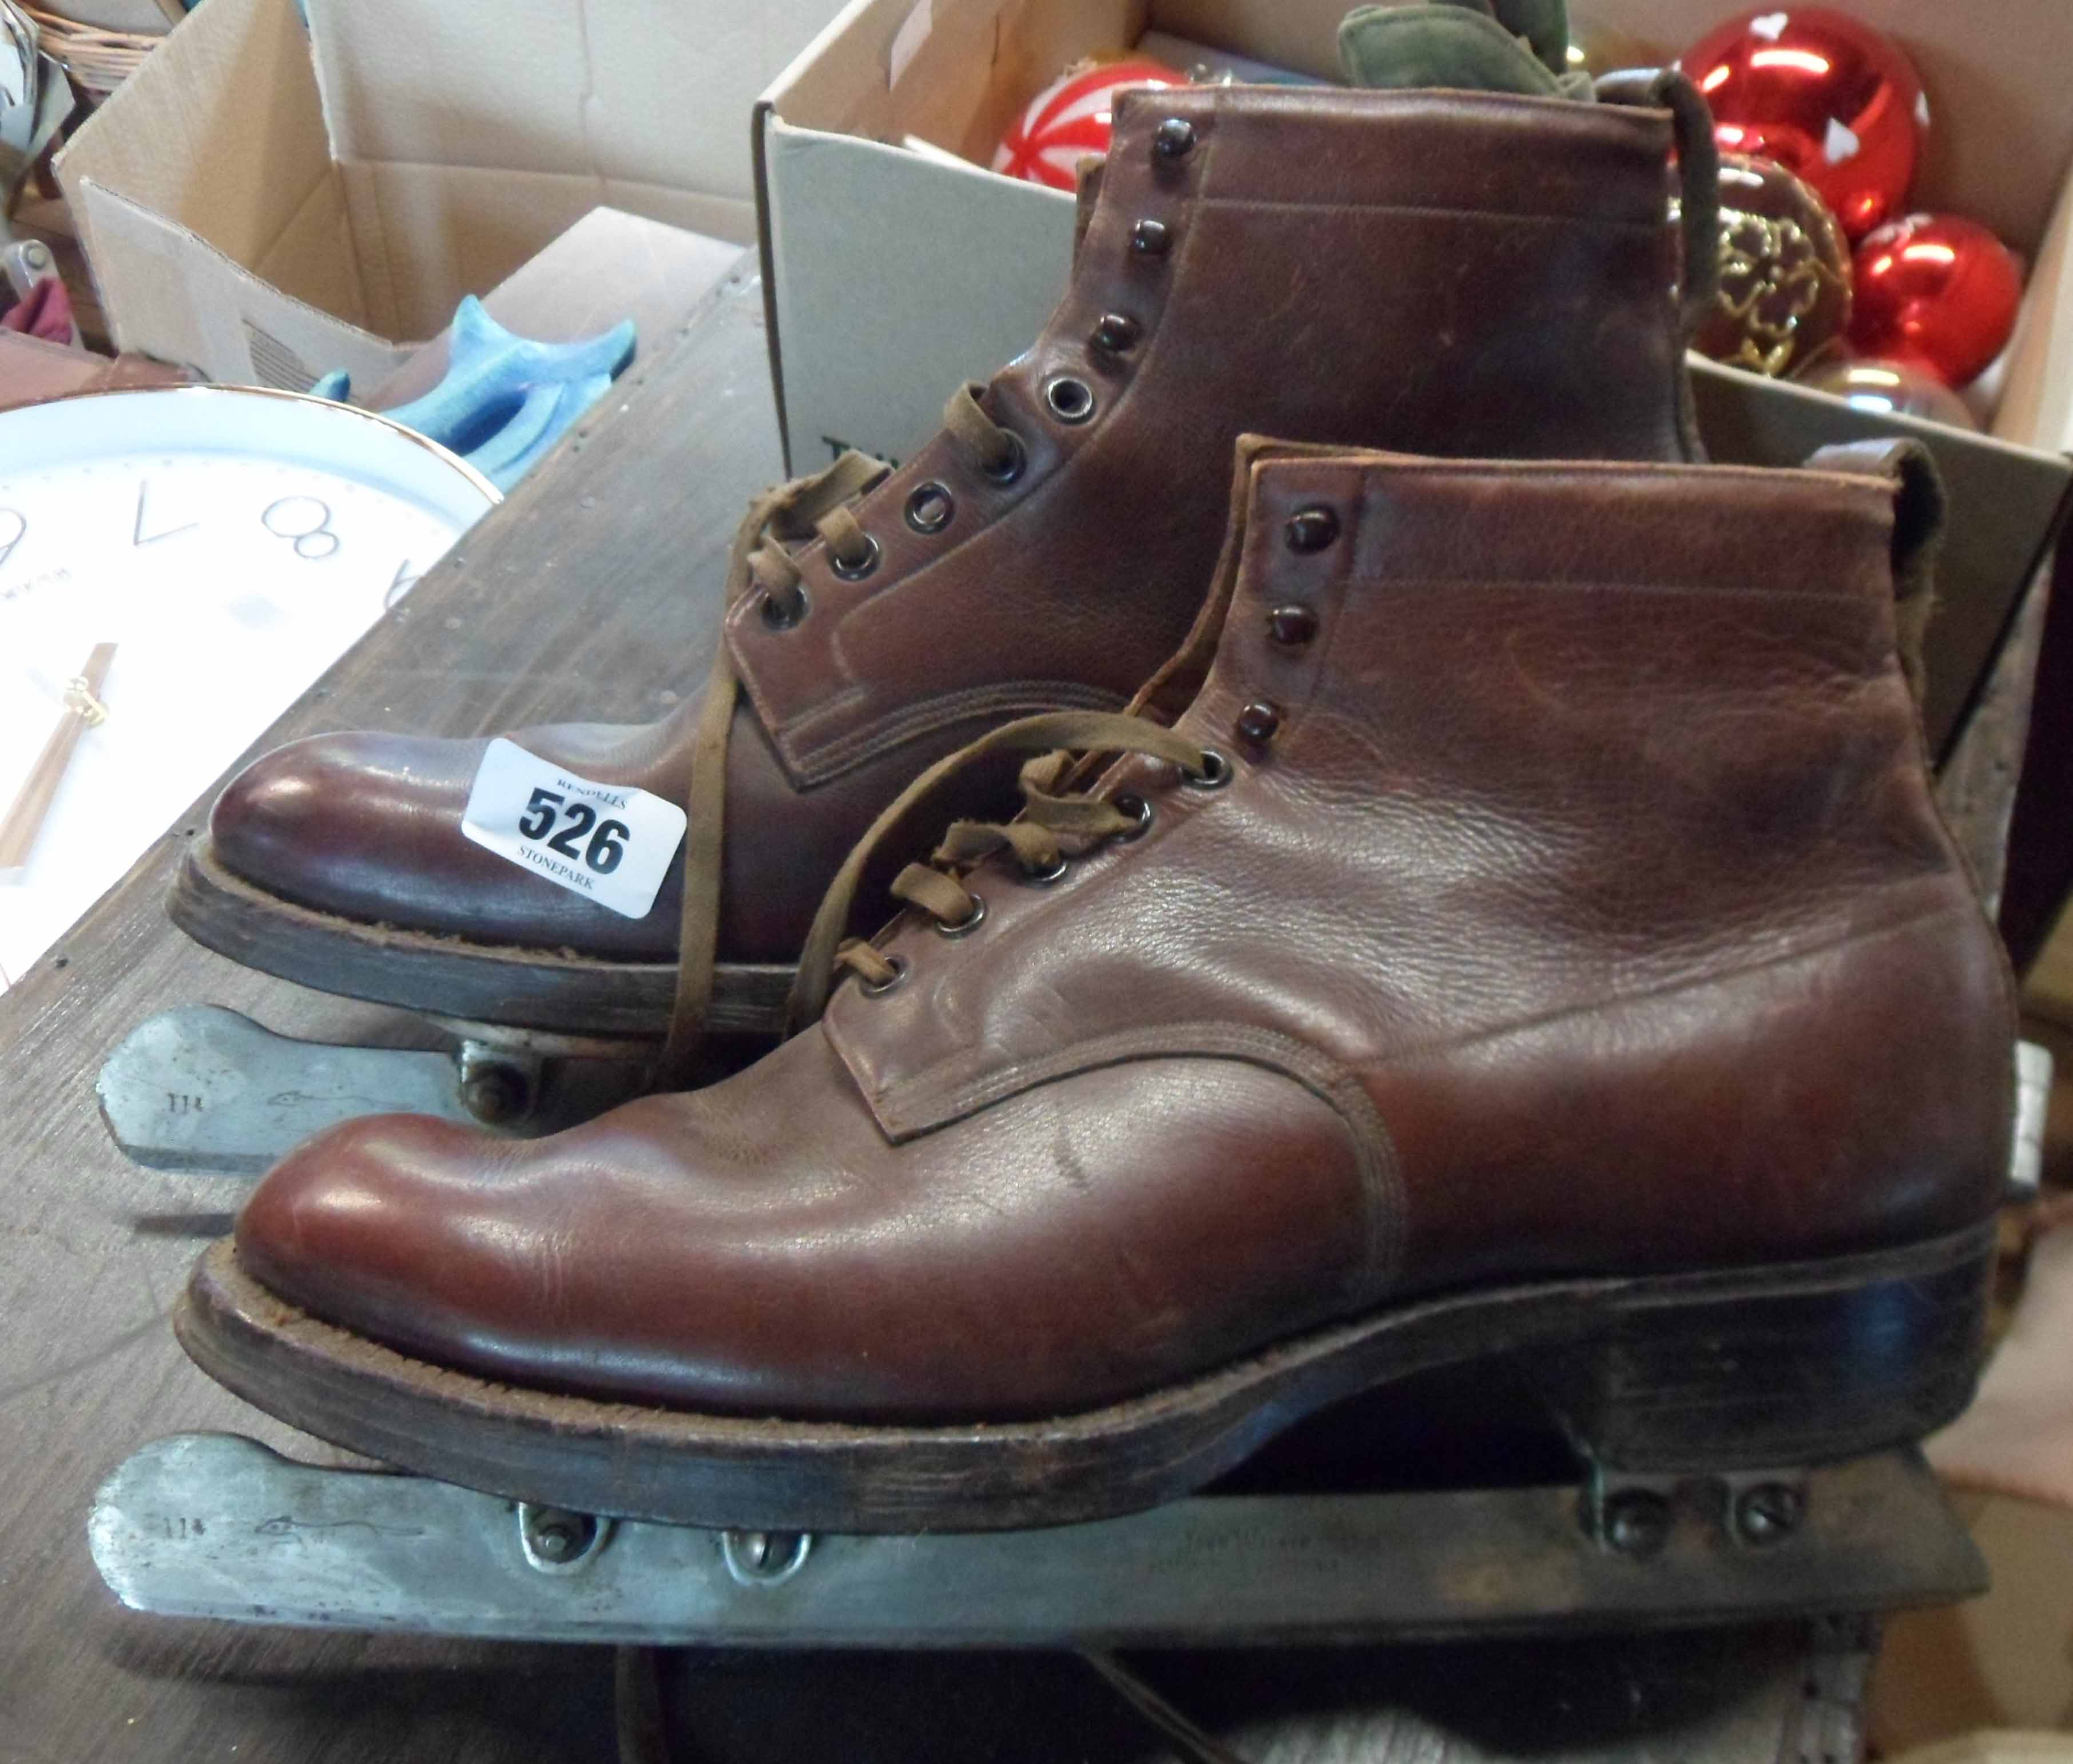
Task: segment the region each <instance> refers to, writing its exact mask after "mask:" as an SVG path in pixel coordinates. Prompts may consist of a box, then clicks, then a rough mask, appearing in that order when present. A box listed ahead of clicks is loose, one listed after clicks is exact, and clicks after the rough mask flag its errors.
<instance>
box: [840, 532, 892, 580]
mask: <svg viewBox="0 0 2073 1764" xmlns="http://www.w3.org/2000/svg"><path fill="white" fill-rule="evenodd" d="M878 555H879V554H878V542H877V540H876V539H874V538H872V536H871V535H870V534H868V533H867V534H864V536H863V556H862V557H860V558H856V559H855V560H854V561H851V560H850V559H847V558H843V557H842V556H840V555H839V554H837V553H836V552H835V551H833V550H830V552H829V553H828V567H829V568H830V570H832V571H835V574H836V575H839V576H840V577H841V578H842V579H843V581H845V582H861V581H862V580H863V579H864V578H865V577H866V576H868V575H870V574H871V572H872V571H873V570H875V569H876V568H877V567H878Z"/></svg>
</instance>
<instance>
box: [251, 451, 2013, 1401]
mask: <svg viewBox="0 0 2073 1764" xmlns="http://www.w3.org/2000/svg"><path fill="white" fill-rule="evenodd" d="M1250 481H1251V513H1250V517H1249V518H1248V520H1247V522H1246V524H1245V525H1244V526H1243V530H1242V533H1241V538H1240V540H1239V545H1240V553H1239V555H1240V558H1241V563H1240V567H1239V570H1238V575H1237V578H1236V580H1235V583H1234V592H1233V597H1232V600H1231V605H1230V615H1229V619H1228V622H1227V624H1226V631H1225V635H1224V641H1223V642H1222V645H1221V646H1220V647H1219V649H1218V653H1217V656H1216V658H1215V661H1214V665H1213V667H1212V670H1211V672H1210V678H1209V681H1208V683H1207V685H1206V686H1205V688H1204V690H1203V691H1202V693H1201V695H1200V697H1199V698H1198V699H1197V702H1196V703H1195V704H1194V706H1193V707H1192V708H1191V709H1190V710H1189V711H1188V712H1187V714H1186V715H1185V718H1184V719H1183V721H1182V724H1181V726H1182V727H1184V728H1185V729H1186V730H1189V731H1190V732H1194V733H1195V734H1196V735H1197V736H1198V738H1199V739H1201V740H1203V741H1204V742H1205V743H1207V744H1213V745H1215V746H1217V747H1218V748H1222V750H1224V751H1225V752H1228V753H1230V755H1231V756H1232V757H1233V758H1234V760H1235V761H1236V762H1237V766H1238V770H1237V773H1236V776H1235V777H1234V779H1233V781H1232V782H1230V784H1229V785H1227V786H1226V787H1225V788H1223V789H1219V790H1214V791H1205V790H1196V789H1189V788H1187V787H1186V786H1185V785H1181V784H1180V783H1178V782H1177V781H1175V780H1174V779H1173V777H1171V776H1164V775H1162V772H1163V769H1162V768H1160V767H1158V766H1156V765H1147V764H1143V763H1139V762H1125V763H1123V765H1121V766H1119V768H1118V769H1117V773H1116V774H1115V776H1114V777H1112V778H1111V781H1110V783H1111V786H1115V785H1126V784H1127V785H1129V786H1131V787H1132V788H1135V789H1140V790H1142V791H1144V793H1146V794H1147V795H1148V797H1149V798H1151V799H1152V801H1153V802H1154V803H1155V805H1156V819H1155V822H1154V824H1153V826H1152V830H1151V831H1150V832H1149V833H1148V835H1146V836H1144V838H1143V839H1139V840H1136V841H1134V842H1132V843H1125V844H1116V845H1111V846H1109V847H1106V848H1104V849H1102V850H1101V851H1098V852H1097V853H1095V854H1094V855H1090V856H1088V857H1086V859H1082V860H1081V861H1078V862H1077V863H1074V866H1073V868H1071V870H1070V871H1069V873H1068V875H1067V876H1065V878H1064V879H1063V880H1060V881H1058V882H1057V883H1055V884H1053V885H1051V886H1049V887H1048V888H1039V887H1036V886H1033V885H1031V884H1027V883H1024V882H1023V881H1021V880H1018V879H1017V878H1016V876H1013V875H1012V874H1010V873H1009V872H1008V869H1007V868H1006V867H1005V866H1004V863H1000V862H997V861H996V862H990V863H987V864H985V865H982V866H980V867H979V868H978V870H976V871H975V872H974V874H973V876H972V877H971V883H972V885H973V887H974V888H975V889H976V890H977V891H978V892H979V893H980V894H981V895H982V896H983V897H984V898H985V899H986V901H987V906H988V915H987V919H986V921H984V923H983V925H981V926H980V927H979V929H977V930H976V931H975V933H974V934H972V935H971V936H970V937H969V938H963V939H961V940H958V941H954V942H946V941H944V940H943V939H942V938H939V937H938V936H937V934H935V933H934V932H933V930H931V929H929V928H928V927H927V926H926V925H925V924H922V923H918V922H914V921H908V922H906V923H904V924H903V925H900V926H899V927H898V928H896V929H894V930H893V931H892V933H891V934H889V935H888V938H886V939H885V940H884V942H885V946H886V947H888V949H890V950H892V951H894V952H896V953H897V954H900V955H901V956H903V957H904V958H906V960H907V961H908V962H909V971H908V975H907V977H906V979H905V980H904V981H903V982H902V983H900V985H899V986H898V987H896V988H894V989H893V990H892V991H889V992H888V993H886V994H884V995H882V996H880V997H876V998H872V997H868V996H865V995H863V993H862V992H861V991H860V990H859V988H858V987H856V986H855V985H854V984H853V983H852V984H846V985H844V986H843V987H841V988H839V990H838V991H837V993H836V995H835V999H834V1001H833V1003H832V1004H831V1005H830V1009H829V1011H828V1012H827V1015H826V1016H825V1017H824V1018H823V1020H822V1023H821V1024H820V1025H818V1027H816V1028H813V1029H810V1030H808V1031H807V1032H806V1033H804V1034H802V1035H801V1036H799V1037H796V1038H795V1039H794V1040H793V1041H790V1042H789V1043H787V1044H786V1045H785V1046H784V1047H783V1048H782V1049H780V1050H779V1051H778V1052H777V1053H776V1054H774V1055H773V1056H772V1057H770V1058H769V1059H767V1060H765V1061H764V1062H762V1063H761V1064H760V1065H757V1066H755V1067H753V1068H752V1069H750V1070H748V1071H747V1072H744V1073H743V1074H740V1075H738V1076H737V1077H736V1078H732V1079H729V1080H727V1082H724V1083H722V1084H720V1085H718V1086H714V1087H712V1088H711V1089H709V1090H703V1091H701V1092H699V1093H696V1094H693V1095H690V1096H684V1097H670V1098H649V1099H647V1100H645V1101H643V1102H641V1103H635V1104H633V1105H630V1106H628V1107H624V1108H621V1109H619V1110H616V1111H612V1112H611V1113H610V1114H608V1115H604V1116H603V1117H601V1118H600V1119H598V1120H596V1121H595V1122H592V1123H589V1124H588V1125H587V1126H584V1127H579V1128H576V1129H574V1130H572V1131H568V1132H566V1133H563V1134H561V1135H557V1136H555V1137H554V1138H552V1139H550V1140H544V1141H540V1142H536V1143H534V1144H499V1143H497V1142H492V1141H490V1140H487V1139H485V1138H484V1137H482V1136H480V1135H474V1134H472V1133H470V1132H468V1131H465V1130H462V1129H459V1128H455V1127H448V1126H445V1125H443V1124H441V1123H435V1122H430V1121H422V1120H414V1119H406V1118H398V1117H385V1118H378V1119H373V1120H369V1121H364V1122H360V1123H352V1124H350V1125H348V1126H346V1127H341V1128H339V1129H337V1130H336V1131H333V1132H332V1133H331V1134H329V1135H326V1136H325V1137H324V1138H321V1139H319V1140H316V1141H315V1142H313V1143H312V1144H310V1145H309V1146H307V1147H306V1148H303V1149H302V1150H301V1151H299V1152H297V1153H295V1155H294V1156H291V1158H290V1159H289V1160H287V1161H286V1163H285V1164H283V1165H282V1166H281V1167H280V1168H278V1169H277V1170H276V1171H275V1172H274V1173H273V1174H272V1175H270V1177H268V1178H267V1179H266V1181H265V1182H263V1183H262V1185H261V1186H260V1188H259V1189H258V1191H257V1193H255V1194H254V1196H253V1199H252V1201H250V1203H249V1205H248V1206H247V1207H246V1209H245V1214H244V1215H243V1217H242V1218H241V1221H240V1222H239V1227H238V1242H239V1246H240V1251H241V1255H243V1257H244V1258H245V1261H246V1263H247V1264H248V1265H249V1267H251V1269H252V1270H253V1272H254V1273H255V1274H256V1275H257V1276H258V1277H259V1278H260V1279H261V1280H263V1281H265V1282H266V1284H269V1285H270V1286H271V1287H272V1288H274V1289H275V1290H276V1291H278V1292H280V1293H282V1295H283V1296H286V1297H287V1298H289V1299H291V1300H294V1301H295V1302H296V1303H298V1304H302V1305H303V1306H305V1307H306V1308H307V1309H311V1310H312V1311H314V1312H315V1313H317V1314H318V1315H319V1316H322V1317H325V1318H327V1319H328V1320H330V1321H335V1322H337V1323H340V1324H343V1325H346V1326H348V1327H349V1328H352V1329H357V1330H360V1331H361V1332H363V1333H367V1334H369V1335H371V1336H373V1337H377V1338H379V1339H381V1340H384V1341H387V1342H391V1343H393V1344H394V1345H396V1346H400V1347H402V1348H403V1349H405V1350H408V1351H410V1352H414V1353H415V1354H419V1355H422V1356H424V1357H427V1358H431V1359H432V1360H434V1361H435V1362H440V1363H444V1364H448V1365H452V1366H461V1367H464V1368H468V1369H470V1370H476V1371H477V1372H480V1373H484V1374H487V1375H491V1376H495V1377H500V1378H505V1379H513V1380H516V1381H517V1382H520V1383H526V1384H532V1385H539V1386H544V1387H553V1388H559V1389H564V1390H572V1391H579V1392H588V1393H592V1394H597V1395H620V1396H633V1397H637V1398H646V1399H653V1400H656V1401H660V1402H665V1403H680V1404H683V1405H686V1406H690V1407H699V1408H704V1409H717V1410H723V1411H734V1412H742V1413H749V1414H772V1413H775V1414H782V1415H787V1416H817V1417H823V1418H842V1419H850V1420H939V1421H974V1420H983V1419H988V1418H1008V1417H1011V1416H1035V1415H1043V1414H1045V1413H1050V1412H1059V1411H1063V1410H1070V1409H1074V1408H1079V1407H1086V1406H1089V1405H1091V1404H1094V1403H1100V1402H1102V1401H1105V1400H1108V1399H1114V1398H1116V1397H1119V1396H1121V1395H1127V1394H1130V1393H1134V1392H1143V1391H1150V1390H1153V1389H1156V1388H1158V1387H1161V1386H1162V1385H1165V1384H1168V1383H1172V1382H1173V1381H1174V1380H1176V1379H1179V1378H1181V1377H1184V1376H1185V1375H1188V1374H1190V1373H1197V1372H1201V1371H1204V1370H1209V1369H1210V1368H1212V1367H1214V1366H1218V1365H1219V1364H1222V1363H1224V1362H1228V1361H1229V1360H1230V1358H1234V1357H1235V1356H1237V1355H1238V1354H1243V1353H1245V1352H1247V1351H1248V1350H1253V1349H1257V1348H1259V1347H1261V1346H1265V1345H1267V1344H1268V1343H1270V1342H1274V1341H1276V1340H1277V1339H1279V1338H1281V1337H1286V1336H1288V1335H1290V1334H1292V1333H1295V1332H1297V1331H1300V1330H1301V1329H1304V1328H1305V1327H1308V1326H1310V1325H1314V1324H1316V1323H1318V1322H1321V1321H1325V1320H1326V1319H1329V1318H1333V1317H1344V1316H1347V1315H1350V1314H1353V1313H1358V1312H1359V1311H1361V1310H1362V1309H1366V1308H1368V1307H1370V1306H1374V1305H1376V1304H1381V1303H1384V1302H1387V1300H1391V1298H1394V1297H1398V1296H1402V1295H1404V1294H1407V1293H1409V1292H1417V1291H1428V1290H1432V1289H1434V1288H1446V1287H1455V1286H1460V1285H1463V1284H1469V1283H1473V1282H1477V1281H1495V1280H1505V1279H1518V1278H1524V1277H1530V1276H1536V1275H1550V1274H1555V1273H1560V1272H1568V1273H1577V1274H1606V1273H1614V1272H1625V1271H1653V1270H1667V1269H1697V1268H1704V1267H1717V1266H1723V1265H1729V1264H1734V1263H1749V1262H1754V1261H1770V1260H1786V1259H1800V1258H1804V1257H1809V1256H1818V1255H1822V1254H1824V1253H1832V1252H1838V1251H1844V1250H1849V1249H1859V1248H1869V1247H1875V1246H1877V1245H1881V1244H1887V1243H1905V1242H1907V1241H1910V1240H1911V1239H1917V1238H1922V1237H1926V1236H1929V1235H1931V1234H1936V1233H1939V1232H1941V1231H1943V1230H1948V1229H1952V1228H1955V1227H1957V1226H1963V1225H1967V1224H1970V1223H1972V1222H1974V1221H1976V1220H1977V1219H1980V1218H1984V1217H1985V1216H1986V1215H1987V1214H1989V1213H1990V1212H1991V1210H1993V1207H1994V1206H1995V1205H1996V1204H1997V1200H1998V1197H1999V1194H2000V1191H2001V1181H2002V1174H2003V1172H2004V1170H2005V1156H2006V1150H2007V1135H2008V1132H2009V1102H2010V1096H2009V1092H2010V1088H2011V1082H2012V1079H2011V1063H2012V1061H2011V1051H2010V1049H2011V1040H2012V1034H2013V1019H2012V1008H2011V1003H2010V991H2009V979H2008V976H2007V974H2006V971H2005V966H2004V965H2003V963H2002V962H2001V957H2000V954H1999V951H1998V947H1997V944H1996V943H1995V942H1994V940H1993V934H1992V932H1991V930H1990V929H1989V927H1988V925H1987V923H1986V921H1985V919H1984V916H1983V915H1982V913H1981V912H1980V908H1979V906H1978V905H1977V902H1976V900H1975V898H1974V896H1973V894H1972V888H1971V886H1970V884H1969V883H1968V880H1967V879H1966V877H1965V876H1964V872H1963V870H1962V867H1961V865H1960V862H1959V860H1958V859H1957V857H1956V853H1955V851H1953V849H1952V847H1951V843H1950V840H1949V839H1948V837H1947V834H1946V833H1945V831H1944V830H1943V826H1942V825H1941V822H1939V819H1938V818H1937V816H1936V813H1935V808H1934V806H1933V805H1932V802H1931V798H1930V796H1929V793H1928V787H1927V775H1926V771H1925V768H1924V761H1923V752H1922V744H1921V737H1920V732H1919V727H1918V723H1917V722H1916V719H1915V715H1914V708H1913V704H1912V701H1911V699H1910V697H1909V694H1908V693H1907V690H1906V686H1905V684H1904V682H1902V678H1901V676H1900V673H1899V670H1898V663H1897V662H1896V659H1895V657H1894V637H1893V620H1892V610H1891V608H1892V595H1893V582H1892V575H1891V565H1890V557H1889V541H1890V525H1891V494H1890V488H1889V487H1888V486H1886V485H1885V484H1883V483H1882V482H1880V481H1877V480H1867V479H1861V478H1854V477H1851V476H1844V475H1840V474H1835V473H1812V472H1809V473H1783V472H1750V471H1742V470H1739V469H1728V468H1683V467H1646V466H1642V467H1632V468H1618V467H1598V468H1593V467H1588V466H1575V465H1562V466H1547V467H1533V466H1527V465H1519V464H1512V465H1496V464H1462V465H1448V464H1436V463H1423V462H1406V461H1402V460H1372V459H1370V460H1335V459H1332V458H1322V459H1318V458H1305V457H1302V456H1300V455H1298V456H1292V457H1272V456H1268V457H1263V458H1262V459H1260V460H1259V461H1257V462H1256V463H1255V464H1254V465H1253V466H1252V468H1251V479H1250ZM1320 504H1322V505H1328V506H1329V507H1331V508H1333V509H1334V510H1335V511H1336V512H1337V513H1338V514H1339V516H1340V518H1341V538H1340V539H1339V541H1338V542H1337V544H1335V545H1333V546H1330V547H1329V548H1327V549H1326V550H1324V551H1321V552H1318V553H1316V554H1308V555H1304V554H1296V553H1294V552H1292V551H1291V550H1288V548H1287V546H1286V545H1285V542H1284V538H1283V535H1284V530H1285V522H1286V521H1287V518H1288V516H1289V515H1290V514H1291V513H1293V512H1294V511H1295V510H1296V509H1299V508H1303V507H1308V506H1313V505H1320ZM1758 536H1760V537H1761V538H1762V543H1760V544H1758V543H1753V542H1752V540H1753V538H1755V537H1758ZM1292 601H1300V602H1304V603H1305V604H1309V605H1311V606H1313V608H1315V609H1316V610H1317V613H1318V615H1319V619H1320V631H1319V634H1318V636H1317V639H1316V640H1315V641H1313V643H1311V644H1309V645H1307V646H1305V647H1303V648H1301V649H1280V648H1276V647H1275V646H1273V645H1270V644H1269V643H1268V642H1267V640H1266V637H1265V635H1264V632H1265V621H1264V612H1265V610H1266V608H1268V607H1270V606H1274V605H1280V604H1288V603H1289V602H1292ZM1258 698H1266V699H1271V700H1272V701H1273V702H1274V703H1276V704H1278V705H1279V706H1280V708H1281V711H1282V713H1283V717H1282V723H1281V727H1280V731H1279V732H1278V733H1277V734H1276V736H1275V737H1274V739H1273V740H1272V741H1271V743H1269V744H1267V746H1266V747H1264V748H1250V749H1248V748H1246V747H1244V746H1243V744H1240V743H1238V741H1237V740H1234V736H1233V732H1232V724H1233V720H1234V716H1235V714H1236V712H1237V710H1238V707H1239V706H1241V705H1242V704H1244V703H1247V702H1248V701H1250V700H1252V699H1258ZM1349 1085H1350V1086H1354V1088H1355V1089H1356V1090H1357V1091H1358V1096H1359V1098H1360V1099H1361V1101H1360V1106H1359V1107H1354V1106H1352V1105H1350V1103H1348V1101H1347V1100H1346V1095H1345V1087H1346V1086H1349Z"/></svg>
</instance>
